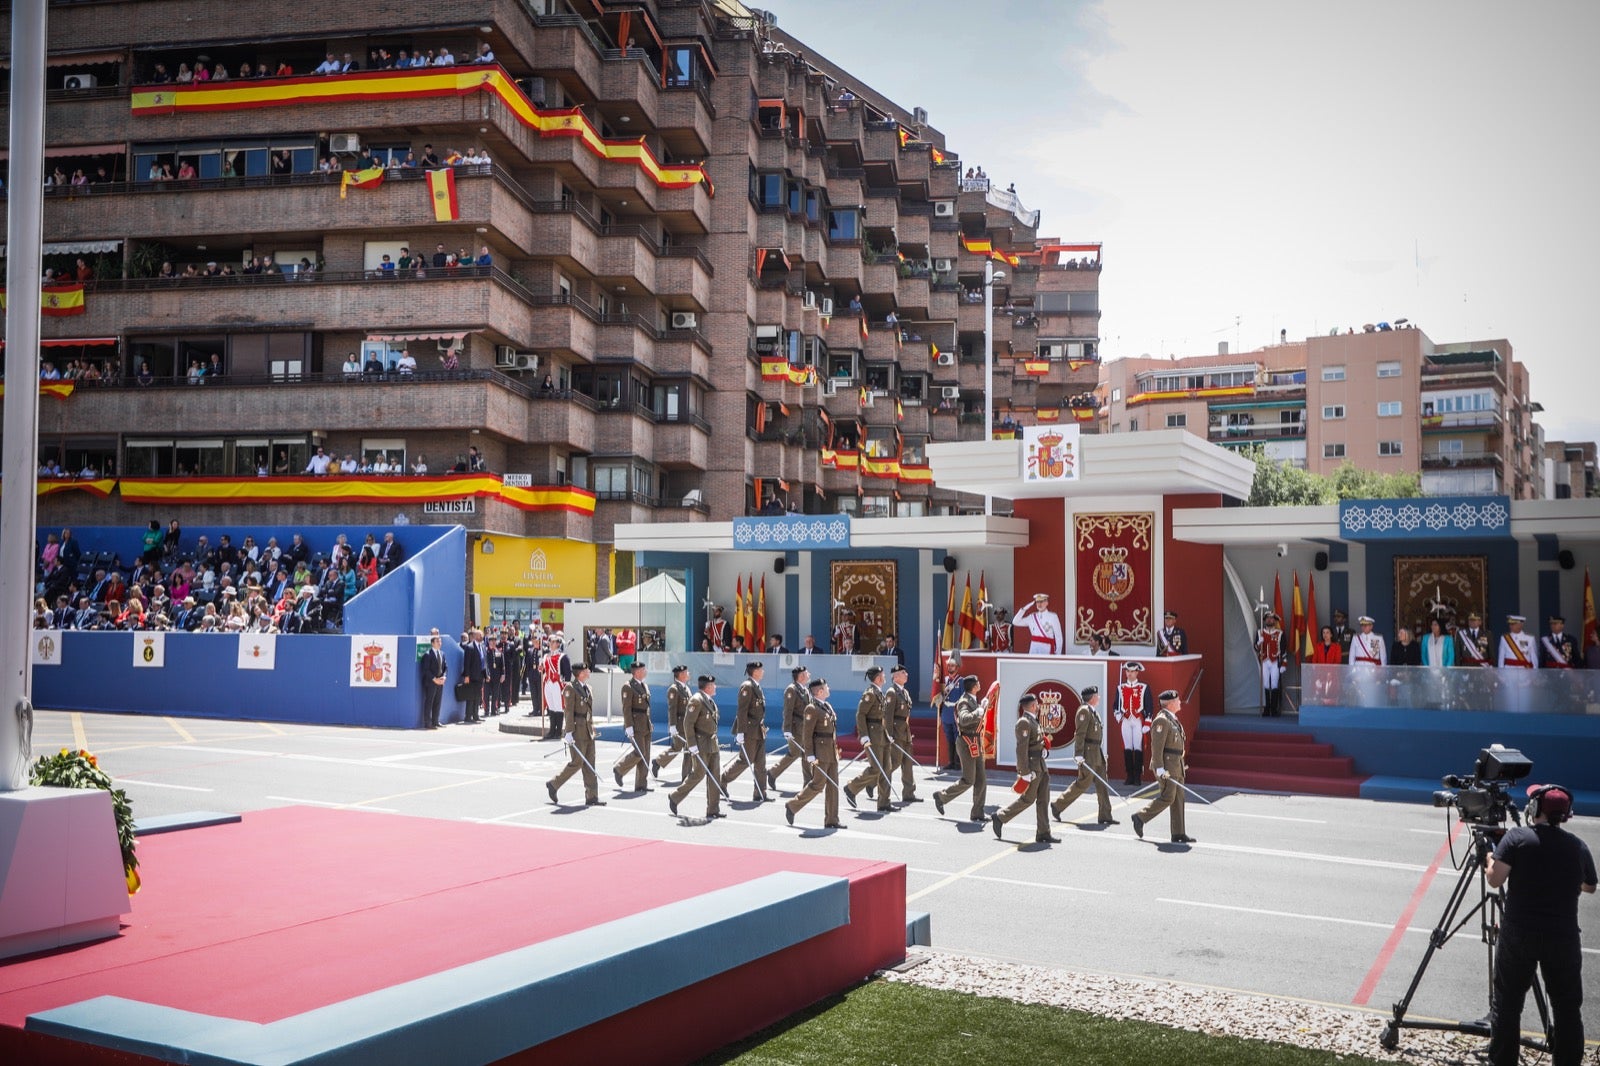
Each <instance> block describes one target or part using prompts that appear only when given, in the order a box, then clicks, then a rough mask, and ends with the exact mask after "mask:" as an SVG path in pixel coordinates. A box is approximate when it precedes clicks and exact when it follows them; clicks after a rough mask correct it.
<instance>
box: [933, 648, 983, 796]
mask: <svg viewBox="0 0 1600 1066" xmlns="http://www.w3.org/2000/svg"><path fill="white" fill-rule="evenodd" d="M984 711H985V708H984V706H983V704H981V703H979V702H978V675H977V674H968V675H967V676H966V677H963V678H962V679H961V698H960V699H958V700H957V701H956V731H957V732H958V733H960V734H961V742H960V743H959V744H957V745H956V751H957V752H959V753H960V755H961V780H960V781H957V782H956V783H955V784H953V785H951V786H950V787H949V788H947V789H944V790H942V791H940V792H935V793H934V794H933V805H934V806H935V807H937V808H938V809H939V813H940V814H943V813H944V805H945V804H946V803H949V802H950V801H951V800H953V799H955V798H956V797H957V796H959V795H961V794H962V793H963V792H965V791H967V790H968V789H971V790H972V821H974V822H977V823H978V824H979V825H982V824H983V823H984V822H986V821H988V820H989V817H988V815H986V814H984V812H983V801H984V800H985V799H986V798H987V797H988V795H989V779H988V778H987V777H985V776H984V769H983V716H984Z"/></svg>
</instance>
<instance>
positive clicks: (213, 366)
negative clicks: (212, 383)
mask: <svg viewBox="0 0 1600 1066" xmlns="http://www.w3.org/2000/svg"><path fill="white" fill-rule="evenodd" d="M221 376H222V356H220V355H218V354H217V353H216V352H212V353H211V363H210V364H209V365H208V366H207V367H206V377H208V378H220V377H221Z"/></svg>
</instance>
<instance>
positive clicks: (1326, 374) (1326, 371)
mask: <svg viewBox="0 0 1600 1066" xmlns="http://www.w3.org/2000/svg"><path fill="white" fill-rule="evenodd" d="M1322 380H1323V381H1343V380H1344V367H1342V366H1325V367H1323V368H1322Z"/></svg>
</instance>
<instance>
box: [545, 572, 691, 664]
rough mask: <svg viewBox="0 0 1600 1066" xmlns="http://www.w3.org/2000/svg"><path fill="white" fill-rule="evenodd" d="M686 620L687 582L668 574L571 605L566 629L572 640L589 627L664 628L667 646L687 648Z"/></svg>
mask: <svg viewBox="0 0 1600 1066" xmlns="http://www.w3.org/2000/svg"><path fill="white" fill-rule="evenodd" d="M685 617H686V613H685V611H684V589H683V582H681V581H678V580H677V579H676V578H673V577H671V576H670V575H668V574H657V575H656V576H655V577H653V578H651V579H650V580H649V581H646V582H644V583H643V584H639V585H635V586H634V587H633V588H631V589H626V590H624V591H622V592H619V593H617V594H616V595H615V596H610V597H607V598H606V599H603V600H600V601H598V602H596V603H571V604H568V605H567V609H566V612H565V616H564V621H563V628H564V629H565V631H566V634H567V637H568V639H569V640H571V639H572V638H575V637H577V636H578V635H579V634H580V633H581V632H582V631H583V629H584V628H586V627H603V628H605V629H621V628H623V627H627V628H629V629H646V628H649V629H663V630H665V631H666V636H667V647H668V648H674V649H683V648H685V647H686V646H687V645H686V644H685V640H686V638H687V633H686V632H685V629H684V627H685V622H684V618H685Z"/></svg>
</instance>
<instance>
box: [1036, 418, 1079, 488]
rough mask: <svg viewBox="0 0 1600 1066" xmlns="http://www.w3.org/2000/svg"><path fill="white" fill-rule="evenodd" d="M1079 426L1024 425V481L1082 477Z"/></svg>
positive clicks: (1049, 480) (1048, 480) (1060, 481)
mask: <svg viewBox="0 0 1600 1066" xmlns="http://www.w3.org/2000/svg"><path fill="white" fill-rule="evenodd" d="M1079 443H1080V442H1079V433H1078V427H1077V426H1057V425H1046V426H1024V427H1022V480H1023V481H1024V482H1027V483H1029V484H1052V483H1065V482H1068V481H1076V480H1078V472H1079V469H1080V467H1081V466H1082V463H1081V461H1080V460H1081V458H1082V455H1083V453H1082V452H1081V451H1080V450H1079Z"/></svg>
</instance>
